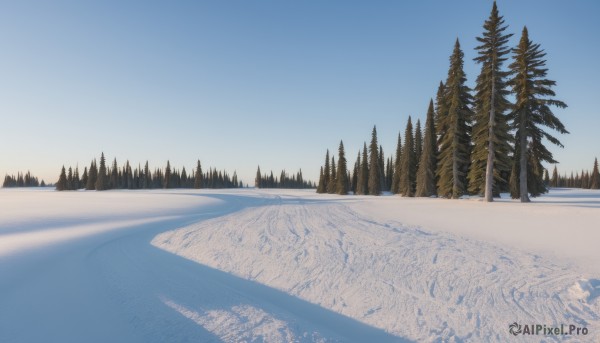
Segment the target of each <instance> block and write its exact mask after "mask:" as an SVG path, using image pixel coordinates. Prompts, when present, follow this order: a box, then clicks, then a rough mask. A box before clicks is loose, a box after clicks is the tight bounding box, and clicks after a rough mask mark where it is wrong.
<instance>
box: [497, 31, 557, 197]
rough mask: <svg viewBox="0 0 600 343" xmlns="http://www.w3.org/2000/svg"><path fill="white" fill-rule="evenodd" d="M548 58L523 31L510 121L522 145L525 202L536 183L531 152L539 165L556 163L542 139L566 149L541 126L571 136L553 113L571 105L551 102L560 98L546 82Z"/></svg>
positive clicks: (516, 54) (515, 64)
mask: <svg viewBox="0 0 600 343" xmlns="http://www.w3.org/2000/svg"><path fill="white" fill-rule="evenodd" d="M545 56H546V53H545V52H544V51H543V50H541V49H540V45H539V44H533V42H532V41H531V40H529V34H528V32H527V27H525V28H523V33H522V36H521V40H520V42H519V45H518V46H517V48H516V49H514V62H513V63H512V64H511V65H510V66H509V68H510V69H511V71H512V73H513V78H512V79H511V80H510V81H509V85H510V86H511V87H512V90H513V92H514V93H515V98H516V104H515V106H514V110H513V112H512V113H511V114H510V119H512V123H513V128H514V129H515V130H516V133H515V141H516V142H518V143H516V145H518V147H519V149H520V151H519V153H518V157H519V197H520V199H521V202H529V201H530V200H529V192H530V191H531V189H528V184H529V185H531V184H532V183H531V182H530V180H528V176H529V175H528V170H529V169H531V168H532V166H530V165H529V166H528V162H529V161H531V158H530V156H529V152H530V151H531V153H532V154H533V155H534V156H535V158H536V159H537V161H539V162H541V161H545V162H549V163H556V161H555V160H554V158H553V156H552V153H551V152H550V151H549V150H548V149H547V148H546V147H545V146H544V145H543V144H542V139H543V138H546V139H547V140H548V141H549V142H550V143H553V144H556V145H558V146H560V147H563V145H562V144H561V143H560V141H559V140H558V139H557V138H555V137H553V136H552V135H550V134H549V133H547V132H546V131H544V130H542V128H541V126H547V127H549V128H551V129H554V130H556V131H558V132H559V133H563V134H564V133H568V131H567V130H566V129H565V127H564V125H563V124H562V123H561V122H560V120H559V119H558V118H557V117H556V116H554V114H553V113H552V110H551V109H550V106H556V107H559V108H565V107H566V106H567V105H566V104H565V103H563V102H562V101H558V100H554V99H548V98H547V97H550V96H555V95H556V94H555V93H554V91H553V90H552V89H551V87H552V86H554V85H555V84H556V82H554V81H551V80H548V79H546V78H545V77H546V74H547V71H548V70H547V69H546V68H544V66H545V64H546V61H545V60H544V57H545ZM528 142H529V143H528ZM515 155H517V153H516V152H515ZM535 164H537V163H535ZM531 176H533V175H531ZM540 177H541V175H540Z"/></svg>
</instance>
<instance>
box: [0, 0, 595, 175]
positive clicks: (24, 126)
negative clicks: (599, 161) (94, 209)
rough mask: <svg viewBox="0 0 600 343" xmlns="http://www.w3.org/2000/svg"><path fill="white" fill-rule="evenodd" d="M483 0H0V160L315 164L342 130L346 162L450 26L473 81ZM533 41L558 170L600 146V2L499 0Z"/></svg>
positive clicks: (400, 102)
mask: <svg viewBox="0 0 600 343" xmlns="http://www.w3.org/2000/svg"><path fill="white" fill-rule="evenodd" d="M491 6H492V2H491V1H480V0H473V1H432V0H426V1H170V2H167V1H96V2H91V1H70V2H65V1H56V2H49V1H39V2H33V1H18V2H16V1H10V2H9V1H6V2H2V3H0V43H1V51H2V53H0V119H1V120H0V128H1V131H0V174H2V175H4V174H5V173H11V174H12V173H16V172H17V171H22V170H27V169H29V170H31V171H32V172H33V173H34V174H35V175H37V176H39V177H41V178H44V179H46V180H47V181H48V180H49V181H51V182H53V181H55V179H57V177H58V172H59V169H60V167H61V166H62V165H63V164H65V165H73V166H75V165H77V164H79V166H80V167H82V169H83V166H88V165H89V163H90V160H91V159H92V158H93V157H97V156H99V155H100V152H102V151H104V153H105V154H106V155H107V157H108V158H109V159H110V160H112V159H113V158H115V157H116V158H117V161H118V162H119V164H122V163H123V162H125V160H126V159H129V160H130V161H131V162H132V163H135V164H137V163H138V162H140V163H144V162H145V161H146V160H149V162H150V164H151V166H153V167H156V166H161V167H162V166H164V165H165V164H166V161H167V159H170V161H171V163H172V164H173V165H176V166H178V167H179V166H182V165H184V166H186V168H187V169H188V170H189V169H191V168H193V167H194V166H195V161H196V159H198V158H199V159H200V160H201V161H202V163H203V165H204V166H209V165H210V166H216V167H218V168H219V169H228V170H230V171H233V170H237V172H238V175H240V176H241V178H242V179H243V180H244V181H245V182H250V183H252V180H253V177H254V173H255V171H256V166H257V165H260V166H261V169H262V170H263V171H264V170H269V169H273V170H274V171H275V172H276V173H278V172H279V171H280V170H281V169H282V168H285V169H286V170H288V171H292V172H295V171H297V170H298V168H302V169H303V172H304V175H305V176H307V177H310V178H313V179H316V177H317V175H318V170H319V166H320V165H321V163H322V160H323V156H324V153H325V149H327V148H329V149H332V150H337V146H338V144H339V140H340V139H343V140H344V143H345V145H346V148H347V153H348V155H349V162H350V164H353V163H354V160H355V156H356V153H357V151H358V149H359V147H360V146H362V144H363V141H365V140H368V139H369V137H370V132H371V128H372V126H373V125H377V128H378V132H379V137H380V143H381V144H382V145H383V148H384V152H385V153H386V156H389V155H390V153H392V152H393V151H394V150H395V144H396V138H397V135H398V132H399V131H402V132H404V126H405V124H406V120H407V118H408V116H409V115H411V116H413V118H420V119H422V120H423V119H424V117H425V112H426V109H427V105H428V102H429V99H430V98H431V97H434V96H435V92H436V89H437V86H438V84H439V81H440V80H442V79H445V78H446V74H447V69H448V57H449V55H450V53H451V51H452V47H453V44H454V41H455V39H456V38H457V37H458V38H459V39H460V41H461V45H462V47H463V50H464V52H465V70H466V73H467V78H468V82H469V84H470V85H473V83H474V80H475V77H476V75H477V73H478V70H479V67H478V66H477V65H476V64H475V63H474V62H472V58H473V57H474V55H475V54H474V51H473V48H474V47H475V46H476V41H475V37H476V36H478V35H480V34H481V31H482V28H481V27H482V25H483V22H484V20H485V19H486V18H487V17H488V16H489V13H490V10H491ZM498 7H499V10H500V13H501V14H502V15H504V17H505V20H506V23H507V24H508V25H509V31H510V32H512V33H515V37H514V39H513V43H516V41H517V40H518V38H519V36H520V33H521V30H522V28H523V25H527V27H528V29H529V33H530V38H531V39H532V40H533V41H534V42H536V43H540V44H541V46H542V48H543V49H545V50H546V52H547V53H548V55H547V59H548V63H547V67H548V68H549V78H551V79H553V80H556V81H557V82H558V85H557V87H555V91H556V93H557V98H558V99H560V100H563V101H565V102H566V103H567V104H568V105H569V107H568V108H567V109H565V110H559V109H557V110H556V111H555V114H556V115H558V116H559V117H560V118H561V120H562V121H563V123H564V124H565V125H566V127H567V129H568V130H569V131H570V132H571V134H570V135H565V136H562V137H561V140H562V142H563V143H564V145H565V148H564V149H559V148H554V147H553V148H552V151H553V152H554V154H555V157H556V158H557V159H558V160H559V161H560V162H561V164H560V165H559V170H561V171H566V170H568V171H571V170H572V169H574V170H581V169H582V168H585V169H591V167H592V163H593V158H594V157H595V156H598V157H600V134H599V132H598V128H599V127H600V116H599V115H598V112H597V111H598V106H597V104H596V100H597V97H598V95H599V94H600V86H599V85H598V80H600V67H599V66H598V62H597V61H598V56H599V55H600V54H599V52H600V51H599V50H600V46H599V45H598V44H597V35H598V34H600V22H599V21H598V20H597V18H596V16H597V15H598V13H600V3H598V2H596V1H573V2H569V1H547V0H546V1H543V0H532V1H499V2H498Z"/></svg>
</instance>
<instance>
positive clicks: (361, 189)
mask: <svg viewBox="0 0 600 343" xmlns="http://www.w3.org/2000/svg"><path fill="white" fill-rule="evenodd" d="M368 163H369V162H368V155H367V143H366V142H365V143H363V153H362V159H361V166H360V169H359V171H358V183H357V185H356V189H357V190H356V194H362V195H365V194H369V165H368Z"/></svg>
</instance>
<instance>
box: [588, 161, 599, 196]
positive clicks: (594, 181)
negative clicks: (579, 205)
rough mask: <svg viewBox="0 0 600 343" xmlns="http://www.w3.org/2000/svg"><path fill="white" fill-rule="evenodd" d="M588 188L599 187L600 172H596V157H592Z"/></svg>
mask: <svg viewBox="0 0 600 343" xmlns="http://www.w3.org/2000/svg"><path fill="white" fill-rule="evenodd" d="M589 185H590V186H589V187H590V189H600V173H599V172H598V158H595V159H594V169H592V175H591V176H590V183H589Z"/></svg>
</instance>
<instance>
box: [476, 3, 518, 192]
mask: <svg viewBox="0 0 600 343" xmlns="http://www.w3.org/2000/svg"><path fill="white" fill-rule="evenodd" d="M483 28H484V32H483V37H477V40H478V41H479V42H480V43H481V45H479V46H477V47H476V48H475V49H476V50H477V51H478V56H477V57H476V58H475V62H477V63H480V64H481V72H480V74H479V76H478V77H477V82H476V83H477V84H476V86H475V107H474V109H475V123H474V126H473V152H472V154H471V169H470V171H469V175H468V179H469V192H470V193H471V194H480V195H483V196H484V198H485V201H487V202H491V201H493V196H494V195H496V196H498V195H499V190H498V184H499V183H504V182H506V181H505V180H503V179H502V176H501V173H502V172H504V173H507V172H508V170H509V169H510V164H511V161H510V158H509V156H508V154H509V152H510V149H511V148H510V141H511V137H510V134H509V126H508V122H507V120H508V119H507V115H506V112H507V110H508V109H509V107H510V103H509V102H508V100H507V99H506V97H507V96H508V94H509V90H508V88H507V87H508V85H507V82H506V78H507V77H508V76H509V73H508V72H506V71H503V70H502V64H503V63H504V62H505V61H506V60H507V58H506V57H505V56H506V55H507V54H508V53H509V51H510V49H509V48H508V47H507V44H508V40H509V38H510V37H511V36H512V34H504V31H505V30H506V28H507V26H505V25H504V19H503V17H502V16H500V15H499V14H498V8H497V7H496V2H494V4H493V7H492V12H491V14H490V17H489V18H488V19H487V20H486V21H485V23H484V25H483Z"/></svg>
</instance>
